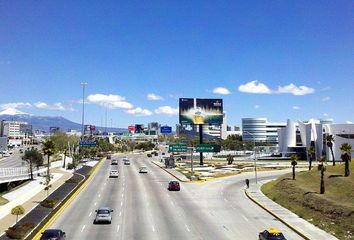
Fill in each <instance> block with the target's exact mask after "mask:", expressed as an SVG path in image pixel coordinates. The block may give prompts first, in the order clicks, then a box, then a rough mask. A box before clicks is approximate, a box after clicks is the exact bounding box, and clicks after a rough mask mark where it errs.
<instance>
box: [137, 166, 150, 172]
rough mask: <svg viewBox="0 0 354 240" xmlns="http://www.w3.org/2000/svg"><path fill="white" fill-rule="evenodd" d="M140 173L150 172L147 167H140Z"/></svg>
mask: <svg viewBox="0 0 354 240" xmlns="http://www.w3.org/2000/svg"><path fill="white" fill-rule="evenodd" d="M139 173H148V170H147V168H146V167H140V168H139Z"/></svg>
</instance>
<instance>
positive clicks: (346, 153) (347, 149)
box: [340, 143, 352, 177]
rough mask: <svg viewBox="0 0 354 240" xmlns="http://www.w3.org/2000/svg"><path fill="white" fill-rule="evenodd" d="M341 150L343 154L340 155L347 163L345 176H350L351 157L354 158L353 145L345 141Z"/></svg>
mask: <svg viewBox="0 0 354 240" xmlns="http://www.w3.org/2000/svg"><path fill="white" fill-rule="evenodd" d="M340 150H341V151H342V155H341V156H340V158H341V159H342V161H343V162H344V164H345V166H344V177H348V176H349V175H350V171H349V162H350V161H351V158H352V154H351V151H352V146H351V145H350V144H349V143H343V144H342V145H341V146H340Z"/></svg>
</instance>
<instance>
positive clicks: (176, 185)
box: [168, 181, 181, 191]
mask: <svg viewBox="0 0 354 240" xmlns="http://www.w3.org/2000/svg"><path fill="white" fill-rule="evenodd" d="M168 190H170V191H179V190H181V187H180V186H179V182H178V181H170V182H169V183H168Z"/></svg>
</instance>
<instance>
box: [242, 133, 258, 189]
mask: <svg viewBox="0 0 354 240" xmlns="http://www.w3.org/2000/svg"><path fill="white" fill-rule="evenodd" d="M243 132H245V133H248V134H250V135H251V136H252V138H253V153H254V177H255V179H256V184H257V182H258V181H257V155H256V139H255V137H254V134H252V133H250V132H248V131H243Z"/></svg>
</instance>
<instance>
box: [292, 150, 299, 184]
mask: <svg viewBox="0 0 354 240" xmlns="http://www.w3.org/2000/svg"><path fill="white" fill-rule="evenodd" d="M298 159H299V157H298V156H297V155H296V154H293V155H291V166H293V180H295V166H296V165H297V160H298Z"/></svg>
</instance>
